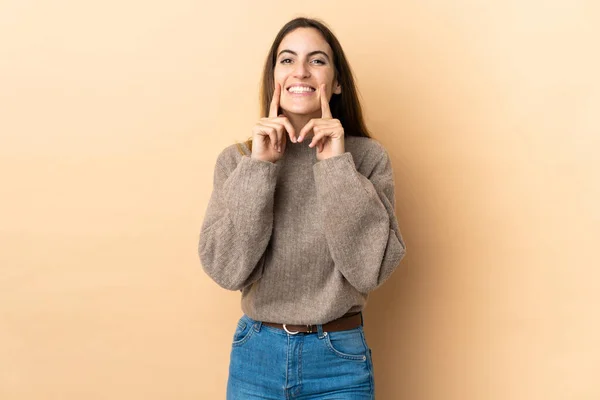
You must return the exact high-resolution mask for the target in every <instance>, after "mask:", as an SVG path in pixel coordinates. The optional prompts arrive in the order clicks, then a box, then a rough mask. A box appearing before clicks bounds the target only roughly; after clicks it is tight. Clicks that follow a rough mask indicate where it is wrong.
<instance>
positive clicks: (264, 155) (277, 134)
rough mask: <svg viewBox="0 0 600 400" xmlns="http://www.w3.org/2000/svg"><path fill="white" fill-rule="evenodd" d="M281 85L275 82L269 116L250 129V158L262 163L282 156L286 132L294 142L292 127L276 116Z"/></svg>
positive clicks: (289, 123) (283, 117) (282, 118)
mask: <svg viewBox="0 0 600 400" xmlns="http://www.w3.org/2000/svg"><path fill="white" fill-rule="evenodd" d="M280 97H281V85H279V83H277V82H275V91H274V92H273V99H272V100H271V106H270V108H269V116H268V117H267V118H261V119H260V120H259V121H258V123H257V124H256V125H254V128H252V156H251V157H252V158H256V159H259V160H263V161H270V162H273V163H274V162H275V161H277V160H279V159H280V158H281V157H282V156H283V152H284V151H285V144H286V138H285V135H286V133H285V132H286V130H287V132H288V133H289V135H290V139H291V140H292V141H294V136H295V135H296V132H294V127H293V126H292V124H291V122H290V121H289V120H288V119H287V117H285V116H283V115H279V116H278V115H277V113H278V111H279V98H280Z"/></svg>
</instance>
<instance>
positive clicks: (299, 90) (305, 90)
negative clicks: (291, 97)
mask: <svg viewBox="0 0 600 400" xmlns="http://www.w3.org/2000/svg"><path fill="white" fill-rule="evenodd" d="M314 91H315V89H314V88H312V87H310V86H291V87H289V88H288V92H290V93H310V92H314Z"/></svg>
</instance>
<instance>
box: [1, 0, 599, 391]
mask: <svg viewBox="0 0 600 400" xmlns="http://www.w3.org/2000/svg"><path fill="white" fill-rule="evenodd" d="M366 3H368V4H366ZM298 4H300V3H297V2H290V3H289V4H286V5H280V4H278V3H274V2H271V1H260V2H259V1H252V2H250V1H248V2H243V1H237V2H216V3H214V4H213V3H211V4H210V5H208V4H205V3H202V2H199V1H185V0H177V1H170V2H146V1H139V0H138V1H136V0H119V1H116V0H110V1H103V2H76V1H65V0H54V1H45V2H43V1H25V0H4V1H2V2H0V171H1V172H0V201H1V207H0V246H1V248H0V398H1V399H3V400H16V399H19V400H21V399H44V400H46V399H48V400H50V399H69V400H71V399H78V400H79V399H86V400H92V399H111V400H113V399H127V400H134V399H135V400H137V399H143V400H153V399H221V398H224V393H225V382H226V378H227V366H228V356H229V349H230V347H229V346H230V340H231V335H232V334H233V329H234V326H235V321H236V319H237V318H238V317H239V316H240V315H241V311H240V307H239V293H237V292H227V291H225V290H222V289H221V288H219V287H218V286H217V285H216V284H215V283H213V282H212V281H211V280H210V279H209V278H208V277H207V276H206V275H204V274H203V272H202V269H201V267H200V264H199V260H198V257H197V254H196V245H197V235H198V232H199V229H200V225H201V222H202V218H203V213H204V211H205V207H206V205H207V202H208V198H209V195H210V192H211V184H212V171H213V167H214V162H215V159H216V156H217V154H218V153H219V152H220V151H221V150H222V148H224V147H225V146H227V145H229V144H231V143H233V142H234V141H235V140H239V141H241V140H244V139H246V138H247V137H248V136H249V134H250V129H251V127H252V125H253V124H254V122H255V121H256V119H257V116H258V102H257V98H258V82H259V77H260V71H261V67H262V63H263V61H264V56H265V54H266V52H267V50H268V47H269V45H270V43H271V41H272V40H273V38H274V36H275V34H276V33H277V31H278V29H279V28H280V27H281V26H282V25H283V24H284V23H285V22H287V21H288V20H289V19H291V18H292V17H295V16H298V15H307V16H313V17H320V18H323V19H324V20H325V21H326V22H327V23H329V25H330V26H331V27H332V28H333V30H334V32H335V33H336V34H337V35H338V37H339V39H340V40H341V42H342V45H343V46H344V48H345V50H346V52H347V55H348V58H349V60H350V62H351V64H352V66H353V68H354V71H355V73H356V76H357V80H358V84H359V88H360V91H361V94H362V98H363V101H364V107H365V111H366V117H367V122H368V124H369V127H370V128H371V130H372V131H373V133H374V136H375V137H376V138H377V139H379V140H380V141H381V142H382V143H383V144H384V145H385V146H386V147H387V148H388V150H389V152H390V154H391V156H392V158H393V164H394V169H395V176H396V185H397V215H398V220H399V223H400V227H401V229H402V232H403V235H404V237H405V240H406V243H407V247H408V254H407V256H406V258H405V259H404V261H403V262H402V264H401V268H399V270H398V271H397V272H396V273H395V274H394V275H393V277H392V278H391V280H390V281H388V282H387V283H386V284H385V285H384V286H383V287H382V288H381V289H379V290H378V291H376V292H374V293H373V294H372V295H371V298H370V301H369V305H368V307H367V310H366V331H367V340H368V341H369V342H370V345H371V347H372V348H373V356H374V359H375V372H376V373H375V375H376V377H375V378H376V384H377V391H378V399H380V400H387V399H410V400H454V399H456V400H465V399H471V400H479V399H486V400H487V399H490V400H492V399H493V400H504V399H511V400H513V399H514V400H537V399H539V400H558V399H561V400H562V399H569V400H571V399H590V400H591V399H598V398H600V384H598V383H597V378H598V371H599V370H600V346H599V338H600V318H599V311H598V303H599V302H600V273H599V272H598V268H599V267H600V262H599V261H600V260H599V257H598V255H597V252H598V239H599V238H600V211H599V208H598V203H599V202H600V184H599V182H600V156H598V152H599V148H600V139H599V137H600V135H599V133H600V117H599V113H600V78H599V74H598V71H600V56H599V52H598V38H599V37H600V27H599V24H598V21H600V7H599V6H598V3H597V2H595V1H583V0H554V1H546V0H520V1H516V0H509V1H494V2H492V1H483V0H481V1H477V0H454V1H451V2H450V1H442V0H431V1H412V2H411V1H370V2H363V1H344V2H322V1H318V2H317V1H305V2H303V3H302V7H300V6H299V5H298Z"/></svg>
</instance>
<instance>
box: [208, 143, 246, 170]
mask: <svg viewBox="0 0 600 400" xmlns="http://www.w3.org/2000/svg"><path fill="white" fill-rule="evenodd" d="M242 152H243V153H244V154H242ZM250 154H251V151H250V150H249V149H248V147H247V146H246V144H245V143H244V142H237V143H234V144H231V145H229V146H227V147H225V148H224V149H223V150H221V152H220V153H219V155H218V156H217V165H216V166H217V167H218V168H221V169H224V170H225V171H232V170H234V169H235V167H236V166H237V165H238V164H239V163H240V161H241V160H242V157H248V156H250Z"/></svg>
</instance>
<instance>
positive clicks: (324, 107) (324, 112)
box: [319, 84, 332, 118]
mask: <svg viewBox="0 0 600 400" xmlns="http://www.w3.org/2000/svg"><path fill="white" fill-rule="evenodd" d="M325 89H326V87H325V84H322V85H321V87H320V88H319V97H320V98H321V118H331V117H332V116H331V110H330V109H329V100H328V99H327V92H326V91H325Z"/></svg>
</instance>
